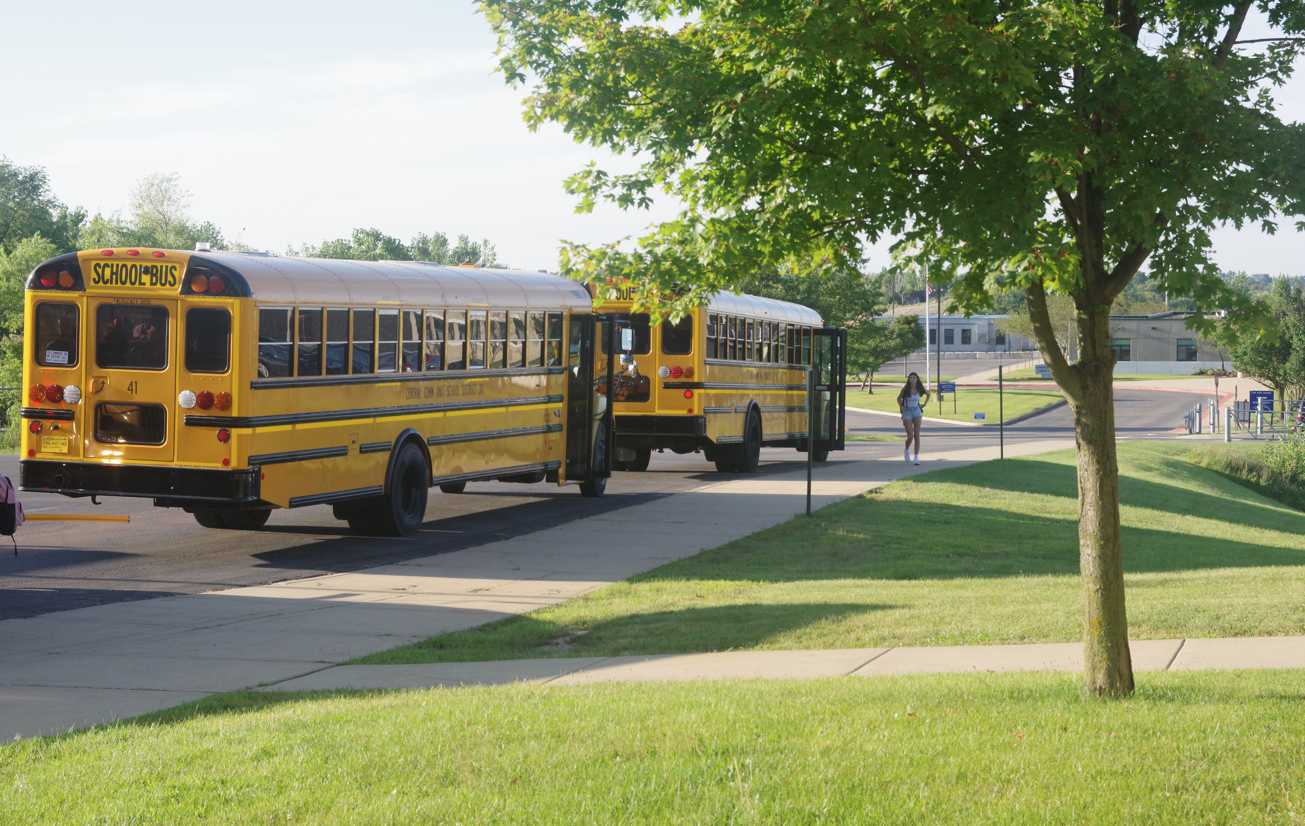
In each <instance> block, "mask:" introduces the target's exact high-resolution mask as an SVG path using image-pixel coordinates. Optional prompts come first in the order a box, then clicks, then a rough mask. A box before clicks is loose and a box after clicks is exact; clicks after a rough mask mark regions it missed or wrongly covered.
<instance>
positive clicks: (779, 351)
mask: <svg viewBox="0 0 1305 826" xmlns="http://www.w3.org/2000/svg"><path fill="white" fill-rule="evenodd" d="M778 327H779V329H778V330H777V331H776V332H777V334H778V335H779V346H778V347H777V348H775V349H776V353H775V361H777V362H779V363H780V364H788V325H787V324H780V325H778Z"/></svg>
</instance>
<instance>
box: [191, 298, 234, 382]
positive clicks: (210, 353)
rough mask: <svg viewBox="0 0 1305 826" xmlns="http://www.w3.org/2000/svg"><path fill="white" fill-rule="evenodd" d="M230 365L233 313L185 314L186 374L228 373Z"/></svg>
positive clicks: (204, 311) (193, 311) (202, 309)
mask: <svg viewBox="0 0 1305 826" xmlns="http://www.w3.org/2000/svg"><path fill="white" fill-rule="evenodd" d="M230 364H231V313H229V312H227V311H226V310H225V309H223V308H219V307H194V308H191V309H190V310H187V311H186V370H188V371H190V372H191V373H225V372H226V371H227V367H229V366H230Z"/></svg>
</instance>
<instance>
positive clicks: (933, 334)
mask: <svg viewBox="0 0 1305 826" xmlns="http://www.w3.org/2000/svg"><path fill="white" fill-rule="evenodd" d="M929 343H930V344H937V343H938V331H937V330H934V329H930V330H929Z"/></svg>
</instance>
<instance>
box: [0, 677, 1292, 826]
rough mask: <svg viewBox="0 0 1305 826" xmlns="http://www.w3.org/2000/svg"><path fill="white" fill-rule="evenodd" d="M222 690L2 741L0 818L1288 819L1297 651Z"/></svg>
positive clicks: (1009, 821)
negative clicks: (1264, 666) (1121, 662)
mask: <svg viewBox="0 0 1305 826" xmlns="http://www.w3.org/2000/svg"><path fill="white" fill-rule="evenodd" d="M1078 685H1079V680H1078V678H1077V676H1074V675H1060V674H1024V675H1005V676H997V677H993V676H989V675H986V674H984V675H948V676H913V677H898V678H875V679H862V678H841V679H831V680H812V681H773V682H767V681H745V682H719V683H668V684H645V685H610V684H609V685H599V686H591V687H534V686H515V687H508V688H498V689H491V688H477V689H442V690H441V689H437V690H433V691H418V692H395V693H375V694H352V695H350V694H344V693H337V694H334V695H310V696H294V695H291V696H278V695H254V694H238V695H226V696H223V697H218V698H214V699H211V700H209V701H205V702H204V703H202V704H200V705H198V706H189V707H183V708H181V709H177V710H173V711H170V712H165V713H164V714H161V715H154V716H152V717H148V718H142V719H140V720H137V721H134V722H131V723H126V724H119V725H116V726H111V727H105V728H99V729H93V730H90V731H86V732H81V733H77V734H73V735H67V736H63V737H58V738H53V739H47V740H36V741H27V742H21V743H15V744H11V745H8V746H6V747H4V748H3V749H0V811H3V813H4V816H3V820H4V822H6V823H23V824H60V825H62V824H67V823H106V824H127V823H168V824H189V823H223V824H246V823H248V824H255V823H256V824H266V823H282V824H284V823H292V824H327V823H329V824H375V823H385V824H427V823H533V824H573V823H581V824H610V823H656V824H680V823H694V824H697V823H739V824H753V823H757V824H759V823H796V824H816V823H838V824H860V823H867V824H870V823H872V824H896V823H1003V824H1044V823H1146V824H1152V825H1155V824H1184V826H1185V825H1186V824H1190V823H1196V822H1201V823H1299V822H1300V811H1301V809H1300V807H1301V803H1302V801H1305V703H1302V702H1301V701H1300V698H1301V690H1300V679H1299V675H1298V674H1297V673H1294V672H1289V671H1288V672H1260V673H1253V674H1240V675H1238V674H1230V673H1226V672H1206V673H1182V674H1170V673H1166V674H1146V675H1141V679H1140V680H1139V691H1138V693H1137V695H1136V697H1135V698H1133V699H1132V700H1129V701H1127V702H1119V703H1111V704H1101V703H1097V702H1085V701H1084V700H1082V699H1081V696H1080V694H1079V688H1078Z"/></svg>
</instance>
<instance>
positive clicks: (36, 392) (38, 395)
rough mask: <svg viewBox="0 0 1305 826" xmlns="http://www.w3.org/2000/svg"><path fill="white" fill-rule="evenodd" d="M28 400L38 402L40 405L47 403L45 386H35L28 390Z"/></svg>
mask: <svg viewBox="0 0 1305 826" xmlns="http://www.w3.org/2000/svg"><path fill="white" fill-rule="evenodd" d="M27 398H29V399H31V400H32V401H34V402H37V403H38V404H39V403H40V402H43V401H45V385H44V384H33V385H32V386H31V387H29V388H28V389H27Z"/></svg>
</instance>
